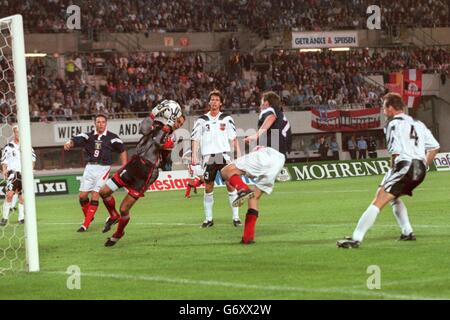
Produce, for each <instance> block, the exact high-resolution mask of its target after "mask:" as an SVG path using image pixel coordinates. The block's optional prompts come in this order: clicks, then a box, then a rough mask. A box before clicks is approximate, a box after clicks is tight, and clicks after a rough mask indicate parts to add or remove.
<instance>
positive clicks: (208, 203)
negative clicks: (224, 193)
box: [203, 192, 214, 221]
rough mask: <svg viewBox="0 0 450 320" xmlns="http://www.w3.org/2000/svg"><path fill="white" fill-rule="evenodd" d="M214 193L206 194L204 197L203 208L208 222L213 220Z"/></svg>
mask: <svg viewBox="0 0 450 320" xmlns="http://www.w3.org/2000/svg"><path fill="white" fill-rule="evenodd" d="M213 205H214V192H211V193H206V192H205V195H204V196H203V208H204V209H205V218H206V220H208V221H211V220H212V219H213V213H212V209H213Z"/></svg>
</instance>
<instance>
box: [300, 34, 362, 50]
mask: <svg viewBox="0 0 450 320" xmlns="http://www.w3.org/2000/svg"><path fill="white" fill-rule="evenodd" d="M358 45H359V43H358V32H356V31H331V32H292V48H294V49H307V48H338V47H358Z"/></svg>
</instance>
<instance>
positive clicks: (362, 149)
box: [357, 136, 367, 159]
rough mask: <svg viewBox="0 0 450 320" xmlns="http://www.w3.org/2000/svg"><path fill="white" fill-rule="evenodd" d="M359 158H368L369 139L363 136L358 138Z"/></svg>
mask: <svg viewBox="0 0 450 320" xmlns="http://www.w3.org/2000/svg"><path fill="white" fill-rule="evenodd" d="M357 146H358V151H359V155H358V159H367V141H366V140H365V139H364V137H363V136H361V137H360V138H359V140H358V144H357Z"/></svg>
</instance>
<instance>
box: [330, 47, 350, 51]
mask: <svg viewBox="0 0 450 320" xmlns="http://www.w3.org/2000/svg"><path fill="white" fill-rule="evenodd" d="M330 50H331V51H350V48H348V47H344V48H331V49H330Z"/></svg>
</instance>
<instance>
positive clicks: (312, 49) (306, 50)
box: [300, 48, 322, 52]
mask: <svg viewBox="0 0 450 320" xmlns="http://www.w3.org/2000/svg"><path fill="white" fill-rule="evenodd" d="M320 51H322V49H319V48H308V49H300V52H320Z"/></svg>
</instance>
